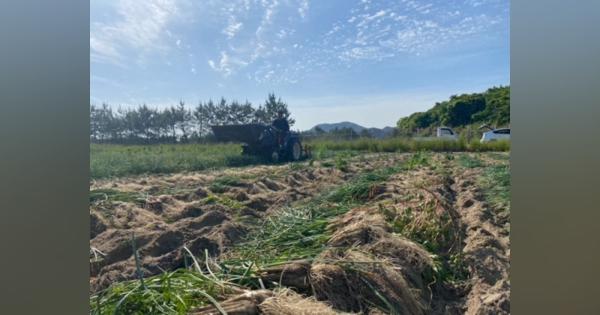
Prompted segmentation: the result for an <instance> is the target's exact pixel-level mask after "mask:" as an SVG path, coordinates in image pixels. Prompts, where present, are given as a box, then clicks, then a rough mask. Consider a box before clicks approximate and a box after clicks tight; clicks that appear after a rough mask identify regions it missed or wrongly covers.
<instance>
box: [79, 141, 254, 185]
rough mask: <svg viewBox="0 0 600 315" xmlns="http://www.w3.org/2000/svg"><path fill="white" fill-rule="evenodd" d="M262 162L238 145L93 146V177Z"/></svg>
mask: <svg viewBox="0 0 600 315" xmlns="http://www.w3.org/2000/svg"><path fill="white" fill-rule="evenodd" d="M259 162H261V161H260V160H259V159H258V158H256V157H252V156H247V155H242V154H241V148H240V146H239V145H237V144H164V145H109V144H92V145H91V146H90V170H91V176H92V178H108V177H120V176H129V175H140V174H161V173H175V172H184V171H201V170H206V169H211V168H220V167H238V166H246V165H253V164H256V163H259Z"/></svg>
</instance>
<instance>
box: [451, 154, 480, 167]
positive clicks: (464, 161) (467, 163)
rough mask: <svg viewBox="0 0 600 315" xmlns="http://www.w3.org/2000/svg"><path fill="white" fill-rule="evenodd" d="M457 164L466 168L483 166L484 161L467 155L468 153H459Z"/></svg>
mask: <svg viewBox="0 0 600 315" xmlns="http://www.w3.org/2000/svg"><path fill="white" fill-rule="evenodd" d="M457 162H458V164H459V165H460V166H462V167H466V168H476V167H482V166H485V163H483V161H482V160H481V159H478V158H475V157H472V156H469V155H468V154H461V155H460V156H459V157H458V160H457Z"/></svg>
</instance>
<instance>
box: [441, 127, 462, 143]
mask: <svg viewBox="0 0 600 315" xmlns="http://www.w3.org/2000/svg"><path fill="white" fill-rule="evenodd" d="M436 137H438V138H444V139H448V140H456V139H458V135H457V134H456V132H454V130H452V129H450V128H448V127H439V128H438V129H437V133H436Z"/></svg>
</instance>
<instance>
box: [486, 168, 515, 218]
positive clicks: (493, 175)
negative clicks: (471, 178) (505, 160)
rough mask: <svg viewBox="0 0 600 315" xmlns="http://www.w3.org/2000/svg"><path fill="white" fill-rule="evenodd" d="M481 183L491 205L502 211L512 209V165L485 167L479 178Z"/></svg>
mask: <svg viewBox="0 0 600 315" xmlns="http://www.w3.org/2000/svg"><path fill="white" fill-rule="evenodd" d="M479 185H480V186H481V187H482V188H483V191H484V192H485V193H484V195H485V198H486V201H487V202H488V203H490V205H491V206H492V207H493V208H494V209H496V210H501V211H508V212H509V211H510V166H509V165H496V166H489V167H487V168H486V169H485V171H484V173H483V176H482V177H481V178H480V179H479Z"/></svg>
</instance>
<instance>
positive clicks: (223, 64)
mask: <svg viewBox="0 0 600 315" xmlns="http://www.w3.org/2000/svg"><path fill="white" fill-rule="evenodd" d="M247 64H248V63H247V62H245V61H243V60H239V59H237V58H231V57H230V56H229V55H228V54H227V53H226V52H224V51H222V52H221V59H219V61H218V62H215V61H213V60H208V65H209V66H210V67H211V68H212V69H213V70H215V71H217V72H220V73H222V74H223V76H225V77H228V76H230V75H231V74H232V73H234V72H235V71H236V69H238V68H240V67H244V66H246V65H247Z"/></svg>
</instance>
